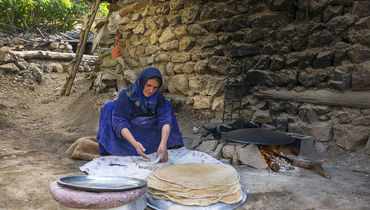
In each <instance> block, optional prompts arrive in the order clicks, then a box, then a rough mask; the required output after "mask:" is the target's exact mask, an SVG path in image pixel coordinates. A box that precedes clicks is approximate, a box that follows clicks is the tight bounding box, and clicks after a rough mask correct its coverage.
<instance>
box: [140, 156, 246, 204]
mask: <svg viewBox="0 0 370 210" xmlns="http://www.w3.org/2000/svg"><path fill="white" fill-rule="evenodd" d="M146 180H147V182H148V188H149V193H150V195H151V196H152V197H153V198H155V199H160V200H167V201H172V202H174V203H178V204H181V205H186V206H208V205H210V204H213V203H217V202H224V203H227V204H233V203H236V202H238V201H240V200H241V199H242V197H243V193H242V190H241V186H240V183H239V174H238V172H237V171H236V170H235V169H234V168H233V167H231V166H229V165H226V164H211V163H186V164H179V165H171V166H165V167H162V168H160V169H158V170H156V171H154V172H153V173H151V174H150V175H149V176H148V177H147V179H146Z"/></svg>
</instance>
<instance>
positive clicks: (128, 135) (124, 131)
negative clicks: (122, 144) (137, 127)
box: [121, 128, 150, 160]
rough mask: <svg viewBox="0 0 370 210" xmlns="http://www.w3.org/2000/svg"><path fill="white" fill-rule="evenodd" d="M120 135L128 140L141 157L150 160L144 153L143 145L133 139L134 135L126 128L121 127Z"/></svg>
mask: <svg viewBox="0 0 370 210" xmlns="http://www.w3.org/2000/svg"><path fill="white" fill-rule="evenodd" d="M121 135H122V137H123V138H125V139H127V141H129V142H130V143H131V144H132V146H134V147H135V149H136V152H137V153H138V154H139V155H141V157H143V158H145V159H147V160H150V158H149V157H148V156H147V155H146V154H144V152H145V148H144V146H143V145H142V144H141V143H140V142H138V141H136V140H135V138H134V136H132V133H131V131H130V130H129V129H128V128H122V130H121Z"/></svg>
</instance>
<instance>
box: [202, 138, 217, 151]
mask: <svg viewBox="0 0 370 210" xmlns="http://www.w3.org/2000/svg"><path fill="white" fill-rule="evenodd" d="M217 146H218V140H207V141H203V142H202V143H201V144H200V145H199V146H198V147H197V150H198V151H200V152H206V153H210V152H213V151H214V150H215V149H216V147H217Z"/></svg>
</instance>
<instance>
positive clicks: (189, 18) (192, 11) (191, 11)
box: [181, 6, 200, 24]
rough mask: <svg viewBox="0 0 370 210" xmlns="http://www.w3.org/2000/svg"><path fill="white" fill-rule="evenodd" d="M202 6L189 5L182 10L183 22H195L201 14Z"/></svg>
mask: <svg viewBox="0 0 370 210" xmlns="http://www.w3.org/2000/svg"><path fill="white" fill-rule="evenodd" d="M199 11H200V8H199V7H198V6H194V7H189V8H186V9H184V10H183V11H182V15H181V22H182V24H191V23H194V21H195V20H196V18H197V17H198V15H199Z"/></svg>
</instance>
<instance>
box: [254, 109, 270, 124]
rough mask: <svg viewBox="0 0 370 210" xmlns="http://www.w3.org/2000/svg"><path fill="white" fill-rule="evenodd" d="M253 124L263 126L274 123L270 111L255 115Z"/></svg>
mask: <svg viewBox="0 0 370 210" xmlns="http://www.w3.org/2000/svg"><path fill="white" fill-rule="evenodd" d="M252 122H254V123H261V124H263V123H269V122H272V119H271V117H270V112H269V111H268V110H266V111H264V110H257V111H256V112H254V114H253V118H252Z"/></svg>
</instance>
